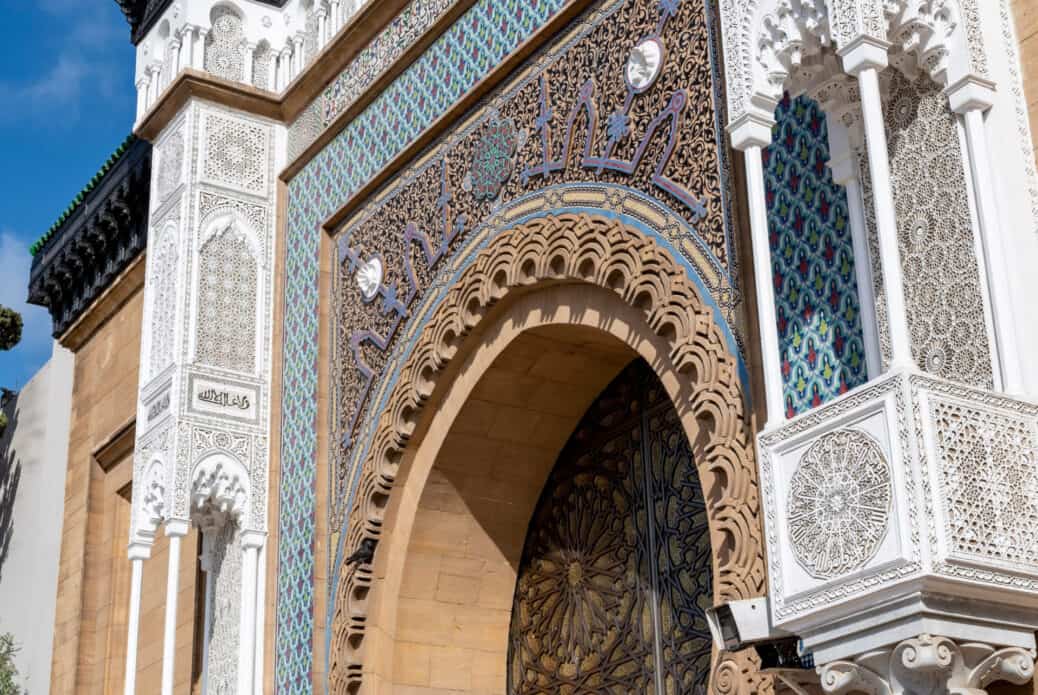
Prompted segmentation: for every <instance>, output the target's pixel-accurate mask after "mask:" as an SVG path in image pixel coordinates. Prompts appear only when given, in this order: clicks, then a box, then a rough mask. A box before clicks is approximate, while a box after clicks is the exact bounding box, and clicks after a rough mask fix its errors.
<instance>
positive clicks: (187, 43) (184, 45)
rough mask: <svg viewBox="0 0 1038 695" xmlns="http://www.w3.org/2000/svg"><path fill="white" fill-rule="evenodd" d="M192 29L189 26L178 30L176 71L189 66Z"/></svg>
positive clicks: (192, 37) (192, 38)
mask: <svg viewBox="0 0 1038 695" xmlns="http://www.w3.org/2000/svg"><path fill="white" fill-rule="evenodd" d="M193 40H194V31H193V30H192V29H191V27H190V26H185V27H184V28H183V29H181V30H180V50H179V51H178V53H177V72H179V71H181V70H185V69H187V68H189V67H191V43H192V41H193Z"/></svg>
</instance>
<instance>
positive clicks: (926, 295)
mask: <svg viewBox="0 0 1038 695" xmlns="http://www.w3.org/2000/svg"><path fill="white" fill-rule="evenodd" d="M890 90H891V95H890V98H889V100H888V101H887V104H886V117H887V123H888V128H889V129H890V132H891V137H890V141H889V144H888V149H889V156H890V168H891V171H892V177H891V180H892V182H893V189H894V204H895V208H896V212H897V228H898V246H899V247H900V252H901V265H902V270H903V273H904V278H905V300H906V304H907V309H908V324H909V330H910V333H911V342H912V355H913V357H914V358H915V361H916V364H918V365H919V366H920V367H921V368H922V369H924V370H926V371H927V372H929V373H931V374H934V375H935V376H939V377H942V378H945V379H950V380H953V381H960V382H963V383H966V384H969V385H971V386H981V387H988V388H990V387H991V384H992V369H991V349H990V346H989V343H988V317H987V315H986V309H985V306H984V296H985V292H984V288H983V286H982V284H981V275H980V269H979V267H978V261H977V256H976V251H975V249H976V245H975V241H974V236H973V235H974V230H973V223H972V219H971V216H970V209H969V202H968V198H967V189H966V186H967V181H966V173H965V170H964V169H963V156H962V151H961V148H960V144H959V138H958V134H957V131H956V126H955V121H954V118H955V116H954V114H952V113H950V112H949V110H948V106H947V98H946V97H945V96H944V95H943V94H942V92H941V89H940V87H939V86H938V85H937V84H935V83H934V82H932V81H929V80H927V79H925V78H920V79H917V80H915V81H909V80H908V79H907V78H905V77H904V76H902V75H901V74H899V73H897V72H895V73H893V74H892V81H891V88H890Z"/></svg>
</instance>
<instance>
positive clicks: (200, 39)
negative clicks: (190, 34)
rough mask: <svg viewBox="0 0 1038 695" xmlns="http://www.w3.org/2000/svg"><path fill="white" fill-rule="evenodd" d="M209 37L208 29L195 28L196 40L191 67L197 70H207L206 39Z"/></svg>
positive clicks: (193, 46)
mask: <svg viewBox="0 0 1038 695" xmlns="http://www.w3.org/2000/svg"><path fill="white" fill-rule="evenodd" d="M208 35H209V30H208V29H206V28H204V27H196V28H195V40H194V42H193V43H192V46H191V67H193V68H194V69H195V70H205V37H206V36H208Z"/></svg>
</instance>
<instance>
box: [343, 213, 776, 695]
mask: <svg viewBox="0 0 1038 695" xmlns="http://www.w3.org/2000/svg"><path fill="white" fill-rule="evenodd" d="M558 283H567V284H587V285H592V286H596V287H600V288H603V289H606V290H609V291H611V292H614V293H616V294H617V295H619V297H620V298H621V299H622V300H623V302H624V303H626V304H627V305H629V306H630V307H632V308H633V309H635V310H636V311H638V312H639V313H640V314H641V315H642V316H643V317H644V323H643V325H644V327H645V331H646V332H647V333H648V332H650V331H651V332H652V333H653V334H655V336H656V337H658V338H659V339H661V340H662V341H664V342H665V343H666V344H667V345H669V354H667V355H661V356H660V359H661V360H662V361H664V362H666V366H667V368H668V369H669V370H671V372H672V373H673V374H674V375H676V376H677V377H678V378H679V379H680V380H682V381H683V382H684V384H683V387H687V389H686V392H687V393H688V394H690V395H689V397H688V401H687V402H686V403H681V404H677V405H679V407H683V408H687V409H688V410H689V411H690V412H691V413H692V414H693V416H694V417H695V419H696V421H697V422H698V423H699V424H700V426H702V427H703V428H704V432H702V433H701V436H700V438H699V441H700V442H702V449H701V451H702V454H701V455H700V456H698V457H697V461H696V465H697V468H698V470H699V473H700V477H701V478H702V479H703V489H704V493H705V497H706V506H707V515H708V519H709V524H710V534H711V546H712V548H713V574H714V578H713V586H714V600H715V601H716V602H723V601H728V600H732V599H737V598H745V597H752V596H760V595H763V594H764V592H765V591H766V578H765V564H764V555H763V542H762V530H761V519H760V506H759V489H758V482H757V473H756V464H755V460H754V448H753V443H752V437H751V434H750V430H749V425H748V418H747V413H746V410H745V407H746V406H745V400H744V394H743V387H742V384H741V382H740V377H739V369H738V364H737V360H736V357H735V356H733V355H732V354H731V352H730V351H729V348H728V343H727V341H726V340H725V337H724V335H723V332H722V329H721V328H720V327H719V325H718V323H717V319H716V318H715V316H714V313H713V309H712V308H711V307H710V305H709V304H708V303H707V302H706V301H705V300H704V298H703V297H702V296H701V292H700V290H699V289H698V288H697V287H696V286H695V285H694V282H693V281H692V280H691V279H690V278H689V277H688V274H687V271H686V270H685V269H684V268H683V267H682V266H681V265H680V264H679V263H678V262H677V261H676V260H675V259H674V258H672V257H671V255H670V254H669V253H668V252H667V251H666V250H664V249H663V248H661V247H660V246H659V245H658V244H657V243H656V242H655V240H653V239H652V238H651V237H649V236H646V235H645V234H643V233H642V232H640V231H638V230H636V229H634V228H632V227H629V226H626V225H625V224H623V223H622V222H621V221H618V220H614V219H607V218H605V217H599V216H597V215H595V216H592V215H588V214H563V215H558V216H550V215H549V216H546V217H541V218H537V219H534V220H530V221H527V222H525V223H523V224H520V225H518V226H516V227H515V228H512V229H507V230H505V231H502V232H501V233H500V234H498V235H497V236H496V237H495V238H494V239H493V240H492V241H491V242H490V243H489V244H488V245H487V246H486V248H484V249H483V250H482V251H481V252H480V253H479V255H478V256H477V258H476V259H475V260H474V261H473V262H472V263H471V264H470V265H469V266H468V268H467V269H466V270H464V271H462V272H461V274H460V276H459V277H458V279H457V280H456V282H455V283H454V286H453V287H452V289H451V290H450V291H449V292H448V293H447V295H446V296H445V298H444V300H443V302H442V303H441V304H440V306H439V307H438V308H437V309H436V310H435V312H434V313H433V315H432V317H431V319H430V320H429V322H428V323H427V324H426V325H425V327H424V328H423V329H422V330H421V331H420V333H419V334H418V338H417V342H416V344H415V347H414V349H413V351H412V352H411V353H410V356H409V357H408V358H407V361H406V363H405V365H404V366H403V368H402V370H401V372H400V378H399V379H398V381H397V383H396V384H395V386H394V387H393V390H392V392H391V394H390V396H389V400H388V402H387V404H386V407H385V408H384V409H383V410H382V411H381V415H380V419H379V421H378V423H377V426H376V427H375V428H374V431H373V434H372V438H371V447H370V450H369V454H368V456H367V458H366V459H365V460H364V462H363V464H362V470H361V474H360V479H359V483H358V485H357V487H356V492H355V502H354V505H353V508H352V511H351V515H350V519H349V526H348V529H347V530H346V533H347V538H346V541H345V550H346V554H347V555H353V556H355V557H359V558H362V559H361V560H360V561H359V562H356V563H354V564H350V565H349V566H345V567H343V568H342V570H341V574H340V576H339V583H338V586H337V587H336V606H335V610H334V614H333V617H332V625H331V630H332V634H331V651H330V655H329V661H330V663H329V683H330V686H331V688H330V689H331V692H337V693H338V692H355V691H356V690H357V689H358V688H359V687H360V680H361V675H362V673H363V670H364V664H363V650H362V648H361V645H362V643H363V641H364V637H365V629H366V625H367V622H368V621H367V618H368V608H369V607H368V597H369V593H370V591H371V588H372V583H373V580H374V562H375V558H374V557H372V553H370V552H367V553H364V552H357V551H358V550H359V551H363V550H364V549H369V550H370V549H371V548H372V547H376V548H377V546H376V545H375V544H376V543H377V542H378V540H379V538H380V536H381V535H382V531H383V519H384V516H385V513H386V509H387V506H388V504H389V501H390V498H391V496H392V495H393V488H394V483H395V481H396V478H397V473H398V467H399V465H400V462H401V459H402V457H403V454H404V450H405V448H406V447H407V446H408V443H409V440H410V438H411V435H412V434H413V433H414V432H415V430H416V427H417V425H418V422H419V419H420V417H421V416H422V410H423V406H424V405H425V404H426V403H427V402H428V400H429V399H430V397H431V396H432V395H433V391H434V389H436V387H437V383H438V381H439V380H440V377H441V376H442V375H443V373H444V371H445V369H446V368H447V366H448V364H450V363H451V361H452V360H453V359H454V358H455V357H456V356H457V355H458V353H459V347H460V345H461V343H462V340H463V339H464V337H465V336H466V334H468V333H469V332H471V331H473V330H474V329H475V328H476V327H477V326H479V325H480V323H481V322H482V321H483V319H484V317H485V316H486V315H487V314H488V312H489V310H490V308H491V307H492V306H493V305H495V304H496V303H498V302H501V301H502V300H505V299H506V298H507V297H509V295H512V294H515V295H517V296H518V295H519V294H521V293H523V292H524V291H529V290H531V289H533V288H535V287H536V286H538V285H552V284H558ZM377 552H378V551H377V550H376V557H377ZM712 681H713V686H712V687H713V690H714V692H719V693H732V694H736V693H740V694H741V693H747V694H748V693H751V692H754V693H766V692H770V684H769V683H767V682H762V681H761V679H760V677H759V676H758V675H757V673H756V670H755V668H754V667H753V665H752V663H750V661H749V658H748V657H747V656H745V655H744V654H740V655H724V657H723V658H722V659H720V660H719V661H716V662H715V670H714V674H713V678H712Z"/></svg>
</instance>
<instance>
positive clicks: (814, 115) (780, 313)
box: [764, 94, 868, 418]
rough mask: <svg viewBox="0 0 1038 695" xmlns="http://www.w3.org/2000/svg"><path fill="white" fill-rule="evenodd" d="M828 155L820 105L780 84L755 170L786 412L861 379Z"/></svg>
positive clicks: (850, 281) (856, 312)
mask: <svg viewBox="0 0 1038 695" xmlns="http://www.w3.org/2000/svg"><path fill="white" fill-rule="evenodd" d="M828 162H829V136H828V132H827V130H826V121H825V114H824V113H823V112H822V109H821V108H820V107H819V106H818V104H817V103H816V102H814V101H812V100H811V99H809V98H807V97H804V96H801V97H799V98H797V99H791V98H790V97H789V95H788V94H786V95H785V97H784V98H783V99H782V101H781V102H780V103H779V106H778V108H777V109H776V110H775V126H774V128H773V133H772V144H771V145H770V146H769V147H768V148H767V149H766V150H765V151H764V167H765V168H764V178H765V192H766V197H767V205H768V232H769V239H770V247H771V270H772V283H773V284H774V289H775V320H776V323H777V326H776V327H777V329H778V338H779V352H780V355H781V362H780V364H781V369H782V385H783V394H782V396H783V401H784V410H785V414H786V417H787V418H788V417H793V416H794V415H797V414H798V413H803V412H805V411H807V410H810V409H811V408H814V407H816V406H819V405H821V404H822V403H825V402H827V401H830V400H832V399H834V398H836V397H837V396H839V395H840V394H842V393H845V392H846V391H848V390H850V389H852V388H854V387H855V386H858V385H860V384H863V383H865V382H866V381H867V380H868V370H867V368H866V363H865V348H864V340H863V338H862V329H861V307H860V305H859V303H858V283H857V279H856V278H855V274H854V263H855V258H854V245H853V243H852V241H851V225H850V222H849V216H848V213H847V192H846V190H845V189H844V188H843V187H842V186H839V185H837V184H836V183H834V182H833V178H832V172H831V171H830V169H829V167H828V166H827V163H828ZM862 262H865V263H867V262H868V259H863V260H862Z"/></svg>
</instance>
